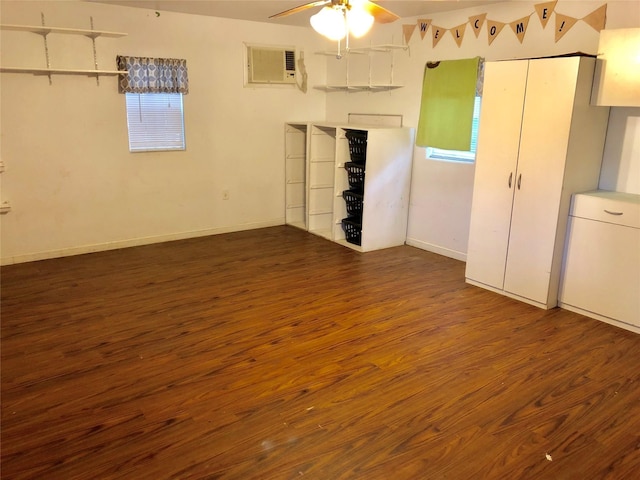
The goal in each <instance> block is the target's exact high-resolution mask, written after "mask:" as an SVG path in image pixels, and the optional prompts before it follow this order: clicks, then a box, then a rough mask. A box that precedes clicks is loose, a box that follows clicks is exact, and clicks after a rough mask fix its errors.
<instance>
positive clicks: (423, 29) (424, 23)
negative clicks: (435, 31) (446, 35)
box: [418, 18, 431, 40]
mask: <svg viewBox="0 0 640 480" xmlns="http://www.w3.org/2000/svg"><path fill="white" fill-rule="evenodd" d="M429 25H431V19H430V18H423V19H420V20H418V26H419V27H420V38H421V39H422V40H424V36H425V35H426V34H427V30H428V29H429Z"/></svg>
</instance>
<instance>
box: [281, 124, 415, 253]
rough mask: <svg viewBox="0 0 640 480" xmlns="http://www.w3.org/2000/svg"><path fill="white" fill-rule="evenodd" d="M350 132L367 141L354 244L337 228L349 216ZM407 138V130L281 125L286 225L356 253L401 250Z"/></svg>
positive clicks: (409, 141) (405, 208) (409, 138)
mask: <svg viewBox="0 0 640 480" xmlns="http://www.w3.org/2000/svg"><path fill="white" fill-rule="evenodd" d="M353 131H358V132H362V133H365V132H366V133H365V134H366V136H367V138H368V146H367V147H366V149H367V152H366V158H367V160H366V174H365V175H364V177H363V178H364V179H363V189H362V193H361V194H362V198H363V201H362V213H363V215H362V217H361V224H360V235H359V237H360V238H359V242H358V243H354V242H353V241H348V240H347V236H346V234H345V231H344V230H343V225H342V220H343V219H345V218H346V217H348V216H349V212H348V211H347V208H346V203H345V199H344V192H345V190H349V189H350V182H349V178H348V173H347V170H346V164H347V163H348V162H351V161H352V155H351V150H350V144H349V139H348V134H349V132H353ZM413 135H414V131H413V129H411V128H403V127H388V126H371V125H370V126H366V125H360V124H335V123H295V122H292V123H287V124H286V125H285V136H286V137H285V138H286V144H285V157H286V158H285V161H286V172H287V173H286V195H285V196H286V200H285V201H286V223H287V224H288V225H293V226H296V227H300V228H304V229H306V230H308V231H309V232H310V233H313V234H315V235H318V236H321V237H323V238H326V239H328V240H331V241H334V242H336V243H339V244H341V245H344V246H346V247H349V248H351V249H354V250H357V251H360V252H366V251H370V250H376V249H380V248H387V247H391V246H397V245H402V244H403V243H404V241H405V238H406V228H407V213H408V207H409V205H408V203H409V194H408V192H409V180H410V176H411V158H412V152H413V150H412V149H413ZM302 151H305V152H306V160H305V161H306V163H304V162H305V161H303V160H302V159H301V153H302ZM305 166H306V168H305ZM303 176H304V179H305V180H304V182H302V183H301V182H300V181H299V180H300V179H301V178H303ZM301 199H304V201H301Z"/></svg>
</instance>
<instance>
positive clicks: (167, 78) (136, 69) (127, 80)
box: [116, 55, 189, 94]
mask: <svg viewBox="0 0 640 480" xmlns="http://www.w3.org/2000/svg"><path fill="white" fill-rule="evenodd" d="M116 63H117V64H118V70H127V71H128V72H129V74H128V75H121V76H120V81H119V83H118V92H119V93H182V94H187V93H189V76H188V72H187V61H186V60H183V59H176V58H147V57H128V56H124V55H118V56H117V57H116Z"/></svg>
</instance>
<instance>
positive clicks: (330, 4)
mask: <svg viewBox="0 0 640 480" xmlns="http://www.w3.org/2000/svg"><path fill="white" fill-rule="evenodd" d="M315 7H323V8H322V9H321V10H320V11H319V12H318V13H316V14H315V15H313V16H312V17H311V26H312V27H313V29H314V30H315V31H317V32H318V33H320V34H321V35H324V36H325V37H327V38H329V39H331V40H337V41H338V42H339V41H340V40H342V39H343V38H345V36H346V37H347V42H348V39H349V35H350V34H351V35H353V36H354V37H361V36H362V35H364V34H365V33H367V32H368V31H369V29H370V28H371V26H372V25H373V22H374V21H377V22H378V23H391V22H393V21H395V20H397V19H398V18H399V17H398V15H396V14H395V13H392V12H390V11H389V10H387V9H386V8H383V7H381V6H380V5H377V4H375V3H373V2H370V1H369V0H319V1H316V2H309V3H305V4H304V5H298V6H297V7H293V8H290V9H289V10H285V11H284V12H280V13H276V14H275V15H271V16H270V17H269V18H277V17H285V16H287V15H292V14H294V13H299V12H302V11H304V10H307V9H309V8H315Z"/></svg>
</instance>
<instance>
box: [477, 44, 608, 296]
mask: <svg viewBox="0 0 640 480" xmlns="http://www.w3.org/2000/svg"><path fill="white" fill-rule="evenodd" d="M594 67H595V59H594V58H590V57H580V56H573V57H557V58H542V59H533V60H514V61H503V62H487V63H486V64H485V77H484V90H483V98H482V107H481V113H480V127H479V137H478V150H477V154H476V171H475V178H474V191H473V201H472V208H471V224H470V232H469V244H468V249H467V265H466V278H467V282H468V283H470V284H473V285H477V286H480V287H483V288H487V289H489V290H492V291H495V292H499V293H502V294H504V295H507V296H511V297H513V298H517V299H519V300H522V301H524V302H527V303H530V304H533V305H536V306H539V307H542V308H552V307H555V306H556V305H557V303H558V285H559V280H560V270H561V265H562V255H563V245H564V237H565V232H566V224H567V218H568V211H569V205H570V201H571V194H573V193H576V192H581V191H585V190H593V189H595V188H597V184H598V177H599V172H600V165H601V162H602V152H603V147H604V139H605V135H606V127H607V121H608V114H609V111H608V108H606V107H593V106H590V105H589V102H590V93H591V86H592V79H593V71H594Z"/></svg>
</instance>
